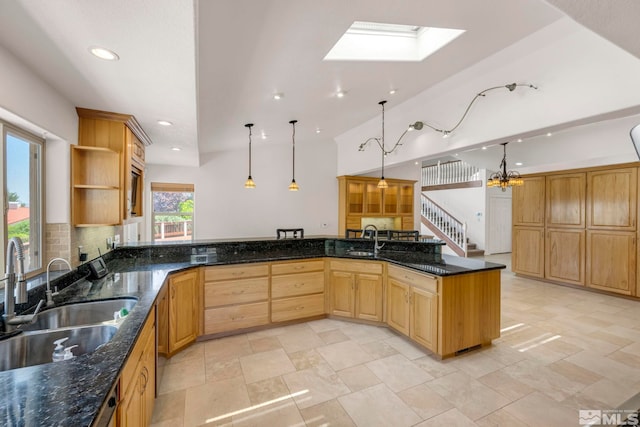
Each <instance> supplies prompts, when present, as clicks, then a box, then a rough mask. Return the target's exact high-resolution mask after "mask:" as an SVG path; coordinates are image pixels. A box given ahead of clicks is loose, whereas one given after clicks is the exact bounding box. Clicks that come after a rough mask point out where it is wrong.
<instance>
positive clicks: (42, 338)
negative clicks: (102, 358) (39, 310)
mask: <svg viewBox="0 0 640 427" xmlns="http://www.w3.org/2000/svg"><path fill="white" fill-rule="evenodd" d="M117 331H118V327H117V326H112V325H93V326H82V327H76V328H63V329H55V330H48V331H37V332H23V333H21V334H19V335H16V336H14V337H11V338H8V339H6V340H2V341H0V371H6V370H9V369H16V368H24V367H25V366H33V365H42V364H44V363H49V362H52V360H51V354H52V353H53V349H54V345H53V342H54V341H55V340H59V339H61V338H67V337H68V338H69V339H68V340H66V341H65V342H64V343H63V345H64V346H65V347H69V346H72V345H77V346H78V347H76V348H74V349H72V350H71V351H72V352H73V354H74V355H76V356H80V355H82V354H86V353H92V352H94V351H95V350H96V349H97V348H98V347H99V346H101V345H102V344H104V343H106V342H109V340H111V338H113V336H114V335H115V334H116V332H117ZM58 363H60V362H58Z"/></svg>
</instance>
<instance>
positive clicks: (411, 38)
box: [324, 21, 465, 62]
mask: <svg viewBox="0 0 640 427" xmlns="http://www.w3.org/2000/svg"><path fill="white" fill-rule="evenodd" d="M464 32H465V30H457V29H451V28H435V27H420V26H416V25H401V24H384V23H379V22H363V21H355V22H354V23H353V24H352V25H351V27H349V29H348V30H347V31H346V32H345V33H344V34H343V35H342V37H340V40H338V42H337V43H336V44H335V45H334V46H333V47H332V48H331V50H330V51H329V53H327V56H325V57H324V60H325V61H415V62H419V61H422V60H423V59H425V58H426V57H427V56H429V55H431V54H432V53H434V52H436V51H437V50H439V49H441V48H442V47H444V46H445V45H447V44H448V43H449V42H451V41H453V40H454V39H455V38H456V37H458V36H459V35H460V34H462V33H464Z"/></svg>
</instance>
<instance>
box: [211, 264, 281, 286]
mask: <svg viewBox="0 0 640 427" xmlns="http://www.w3.org/2000/svg"><path fill="white" fill-rule="evenodd" d="M268 275H269V265H268V264H259V265H247V264H243V265H230V266H226V267H206V268H205V269H204V281H205V282H211V281H215V280H232V279H246V278H248V277H260V276H268Z"/></svg>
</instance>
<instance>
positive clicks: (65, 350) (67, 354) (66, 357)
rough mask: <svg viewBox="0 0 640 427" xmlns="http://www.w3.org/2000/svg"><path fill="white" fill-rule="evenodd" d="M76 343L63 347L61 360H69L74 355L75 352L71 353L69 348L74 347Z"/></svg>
mask: <svg viewBox="0 0 640 427" xmlns="http://www.w3.org/2000/svg"><path fill="white" fill-rule="evenodd" d="M76 347H77V345H72V346H69V347H67V348H65V349H64V359H63V360H69V359H73V358H74V357H76V355H75V354H73V353H71V349H72V348H76Z"/></svg>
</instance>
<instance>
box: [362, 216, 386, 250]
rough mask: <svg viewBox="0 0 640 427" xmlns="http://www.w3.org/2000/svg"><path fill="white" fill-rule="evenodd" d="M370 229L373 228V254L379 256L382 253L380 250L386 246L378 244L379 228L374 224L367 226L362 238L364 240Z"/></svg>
mask: <svg viewBox="0 0 640 427" xmlns="http://www.w3.org/2000/svg"><path fill="white" fill-rule="evenodd" d="M369 228H373V254H374V255H378V252H380V249H382V247H383V246H384V243H383V244H381V245H379V244H378V227H376V226H375V225H373V224H367V225H365V226H364V228H363V229H362V236H360V237H361V238H364V237H365V234H366V232H367V230H368V229H369Z"/></svg>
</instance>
